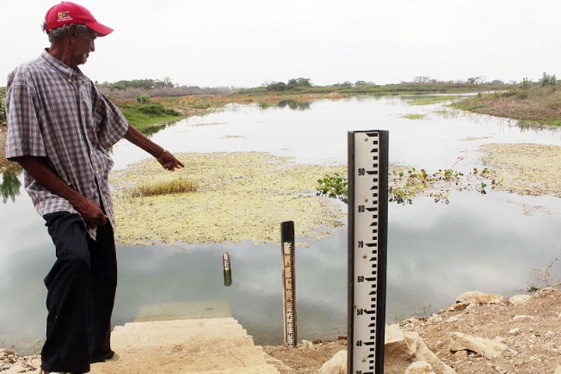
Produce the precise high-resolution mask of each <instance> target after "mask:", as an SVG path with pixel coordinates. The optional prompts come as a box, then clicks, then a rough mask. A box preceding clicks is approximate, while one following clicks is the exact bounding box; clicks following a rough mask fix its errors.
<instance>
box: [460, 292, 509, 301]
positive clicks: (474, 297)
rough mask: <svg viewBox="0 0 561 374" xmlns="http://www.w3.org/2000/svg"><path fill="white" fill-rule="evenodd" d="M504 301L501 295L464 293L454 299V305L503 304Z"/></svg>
mask: <svg viewBox="0 0 561 374" xmlns="http://www.w3.org/2000/svg"><path fill="white" fill-rule="evenodd" d="M504 301H505V299H504V297H503V296H502V295H493V294H486V293H483V292H480V291H469V292H464V293H463V294H461V295H460V296H458V297H457V298H456V303H460V304H503V303H504Z"/></svg>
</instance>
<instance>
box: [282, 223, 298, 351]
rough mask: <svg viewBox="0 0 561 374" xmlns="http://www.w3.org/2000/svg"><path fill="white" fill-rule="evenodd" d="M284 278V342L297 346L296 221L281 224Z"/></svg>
mask: <svg viewBox="0 0 561 374" xmlns="http://www.w3.org/2000/svg"><path fill="white" fill-rule="evenodd" d="M281 250H282V270H283V272H282V278H283V296H284V300H283V304H284V344H286V345H287V346H289V347H296V344H297V342H298V338H297V325H296V273H295V271H294V222H293V221H287V222H283V223H282V224H281Z"/></svg>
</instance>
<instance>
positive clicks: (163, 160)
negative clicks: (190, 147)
mask: <svg viewBox="0 0 561 374" xmlns="http://www.w3.org/2000/svg"><path fill="white" fill-rule="evenodd" d="M157 160H158V162H159V163H160V165H162V166H163V167H164V169H167V170H170V171H174V170H175V169H179V168H182V167H184V166H185V165H183V163H182V162H181V161H179V160H178V159H176V158H175V156H174V155H172V154H171V153H169V152H168V151H163V152H162V155H161V156H160V157H158V158H157Z"/></svg>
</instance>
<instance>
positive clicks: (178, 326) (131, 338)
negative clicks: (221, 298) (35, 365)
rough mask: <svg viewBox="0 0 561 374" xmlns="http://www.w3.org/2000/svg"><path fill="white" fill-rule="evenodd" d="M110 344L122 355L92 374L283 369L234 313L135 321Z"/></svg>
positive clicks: (261, 373)
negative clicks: (268, 358) (230, 315)
mask: <svg viewBox="0 0 561 374" xmlns="http://www.w3.org/2000/svg"><path fill="white" fill-rule="evenodd" d="M111 346H112V349H113V350H114V351H115V352H117V354H118V356H119V357H118V359H117V360H111V361H107V362H103V363H97V364H93V365H92V368H91V372H90V373H93V374H143V373H158V374H160V373H170V374H182V373H200V374H202V373H215V374H236V373H249V374H251V373H255V374H269V373H270V374H273V373H275V374H277V373H279V372H278V370H277V369H276V368H275V367H274V366H273V365H269V364H267V362H266V361H265V356H264V353H263V350H262V349H261V347H258V346H255V345H254V343H253V339H252V337H251V336H248V335H247V332H246V331H245V330H244V329H243V328H242V326H241V325H240V324H239V323H238V322H237V321H236V320H235V319H233V318H211V319H189V320H188V319H185V320H171V321H150V322H131V323H127V324H125V325H124V326H119V327H116V328H115V329H114V330H113V333H112V337H111Z"/></svg>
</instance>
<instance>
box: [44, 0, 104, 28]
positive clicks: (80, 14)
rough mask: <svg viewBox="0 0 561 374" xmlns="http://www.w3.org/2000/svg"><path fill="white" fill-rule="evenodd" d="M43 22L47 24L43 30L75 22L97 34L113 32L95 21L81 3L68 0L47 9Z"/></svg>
mask: <svg viewBox="0 0 561 374" xmlns="http://www.w3.org/2000/svg"><path fill="white" fill-rule="evenodd" d="M45 22H46V24H47V26H46V27H45V31H49V30H52V29H56V28H57V27H61V26H64V25H71V24H76V25H86V26H88V27H89V28H90V29H92V30H93V31H95V32H96V33H97V34H98V35H99V36H105V35H108V34H110V33H111V32H113V29H112V28H111V27H107V26H105V25H102V24H101V23H99V22H97V20H96V19H95V18H94V16H92V14H91V13H90V11H89V10H87V9H86V8H84V7H83V6H81V5H78V4H74V3H71V2H70V1H63V2H61V3H60V4H58V5H55V6H53V7H52V8H51V9H49V11H48V12H47V14H46V15H45Z"/></svg>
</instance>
